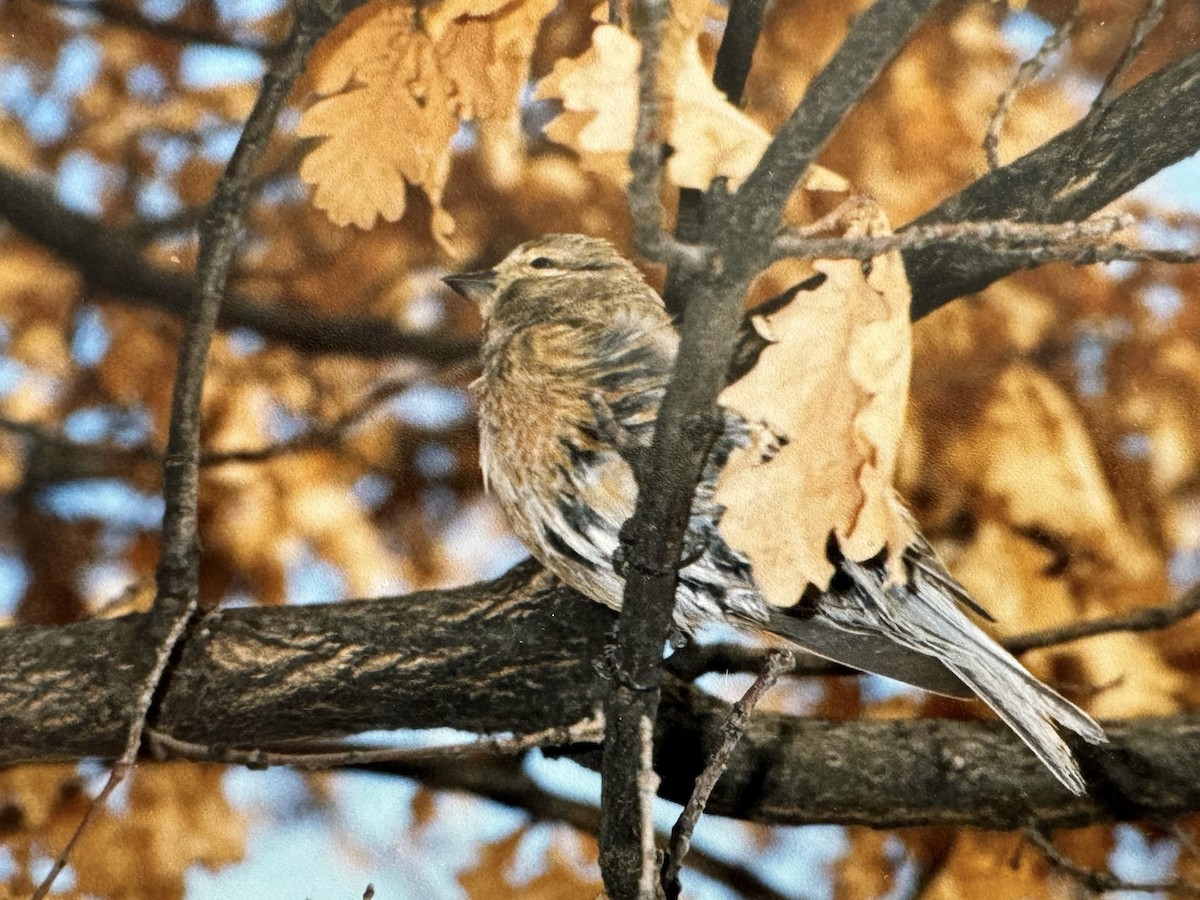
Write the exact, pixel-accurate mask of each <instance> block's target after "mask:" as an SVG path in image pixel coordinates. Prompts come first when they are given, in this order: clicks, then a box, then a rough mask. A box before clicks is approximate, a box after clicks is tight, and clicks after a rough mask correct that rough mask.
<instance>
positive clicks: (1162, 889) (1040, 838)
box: [1022, 827, 1200, 897]
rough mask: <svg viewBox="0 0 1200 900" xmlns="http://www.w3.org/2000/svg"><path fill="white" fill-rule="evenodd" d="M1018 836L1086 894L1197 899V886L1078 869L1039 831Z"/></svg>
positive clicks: (1199, 891)
mask: <svg viewBox="0 0 1200 900" xmlns="http://www.w3.org/2000/svg"><path fill="white" fill-rule="evenodd" d="M1022 834H1023V835H1024V836H1025V839H1026V840H1027V841H1029V843H1031V844H1033V846H1035V847H1036V848H1037V849H1038V850H1040V851H1041V852H1042V855H1043V856H1045V857H1046V861H1047V862H1048V863H1050V865H1051V866H1053V867H1054V868H1055V869H1058V870H1059V871H1060V872H1062V873H1063V874H1065V875H1069V876H1070V877H1071V878H1073V879H1074V880H1075V881H1077V882H1078V883H1079V884H1080V885H1082V886H1083V887H1085V888H1087V889H1088V890H1089V891H1094V892H1096V893H1098V894H1099V893H1104V892H1105V891H1137V892H1139V893H1142V892H1145V893H1166V894H1169V895H1173V896H1186V897H1200V884H1195V883H1193V882H1190V881H1186V880H1185V879H1182V878H1173V879H1171V880H1170V881H1164V882H1160V883H1147V882H1137V881H1126V880H1125V879H1124V878H1119V877H1118V876H1116V875H1114V874H1113V873H1112V872H1103V871H1099V870H1097V869H1089V868H1087V867H1086V866H1081V865H1080V864H1079V863H1077V862H1075V860H1073V859H1071V858H1070V857H1068V856H1066V855H1065V854H1064V853H1063V852H1062V851H1061V850H1059V849H1058V848H1057V847H1055V846H1054V842H1053V841H1052V840H1051V839H1050V837H1049V835H1047V834H1046V832H1045V831H1043V830H1042V829H1040V828H1035V827H1028V828H1025V829H1023V830H1022Z"/></svg>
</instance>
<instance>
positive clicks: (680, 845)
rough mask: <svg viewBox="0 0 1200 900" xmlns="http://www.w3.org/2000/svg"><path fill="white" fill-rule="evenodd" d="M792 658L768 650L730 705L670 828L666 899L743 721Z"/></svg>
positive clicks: (674, 894) (674, 892) (675, 893)
mask: <svg viewBox="0 0 1200 900" xmlns="http://www.w3.org/2000/svg"><path fill="white" fill-rule="evenodd" d="M795 662H796V660H795V657H794V656H793V655H792V653H791V651H789V650H773V651H771V654H770V655H769V656H768V657H767V664H766V667H765V668H764V669H763V670H762V672H761V673H760V674H759V676H758V677H757V678H756V679H755V680H754V684H752V685H750V688H749V689H748V690H747V691H746V693H745V694H744V695H743V696H742V699H741V700H739V701H738V702H737V703H735V704H734V705H733V709H732V710H731V711H730V713H729V720H728V721H727V722H726V723H725V728H724V729H723V733H722V740H721V744H720V746H719V747H717V750H716V752H715V753H713V755H712V758H710V759H709V761H708V763H707V765H705V767H704V771H703V772H701V773H700V777H699V778H697V779H696V786H695V787H694V788H693V789H692V796H691V797H690V798H688V802H687V804H686V805H685V806H684V807H683V812H681V813H680V814H679V818H678V819H677V820H676V822H675V827H674V828H672V829H671V842H670V844H669V845H668V847H667V856H666V862H665V865H664V866H663V872H662V885H663V893H665V894H666V896H667V900H677V898H678V897H679V894H680V892H681V891H682V890H683V888H682V885H681V884H680V882H679V873H680V872H681V871H682V869H683V860H684V858H685V857H686V856H687V854H688V851H689V850H690V849H691V846H692V833H693V832H694V831H695V830H696V825H697V824H698V823H699V822H700V816H702V815H703V814H704V807H705V806H706V805H707V804H708V798H709V797H710V796H711V795H712V792H713V788H715V787H716V786H717V781H718V779H720V777H721V775H723V774H724V772H725V770H726V769H727V768H728V767H729V760H730V757H732V756H733V751H734V749H735V748H736V747H737V745H738V742H739V741H740V740H741V739H742V735H743V734H745V733H746V724H747V723H748V722H749V721H750V715H751V714H752V713H753V712H754V707H756V706H757V705H758V701H759V700H761V699H762V697H763V695H764V694H765V693H766V692H767V691H769V690H770V689H771V688H772V687H774V685H775V682H777V681H778V680H779V676H780V675H783V674H784V673H786V672H789V671H791V669H792V667H793V666H794V665H795Z"/></svg>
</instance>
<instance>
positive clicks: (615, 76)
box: [535, 25, 641, 183]
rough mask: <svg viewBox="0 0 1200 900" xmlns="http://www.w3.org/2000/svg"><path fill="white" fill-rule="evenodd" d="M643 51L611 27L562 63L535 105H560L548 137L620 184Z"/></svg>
mask: <svg viewBox="0 0 1200 900" xmlns="http://www.w3.org/2000/svg"><path fill="white" fill-rule="evenodd" d="M640 58H641V48H640V47H639V46H638V43H637V41H636V40H635V39H634V38H633V37H632V36H631V35H629V34H626V33H625V32H624V31H622V30H621V29H619V28H617V27H616V26H613V25H600V26H598V27H597V28H596V30H595V31H593V32H592V46H591V47H590V48H588V50H587V51H586V52H585V53H584V54H583V55H582V56H580V57H578V58H576V59H561V60H559V61H558V62H557V63H555V65H554V69H553V70H552V71H551V72H550V74H549V75H547V76H546V77H545V78H543V79H542V81H541V82H540V83H539V84H538V88H537V92H536V94H535V96H536V97H537V98H538V99H539V100H547V99H559V100H561V101H562V104H563V112H562V113H561V114H560V115H558V116H556V117H555V119H554V120H553V121H552V122H550V124H549V125H547V126H546V136H547V137H548V138H550V140H552V141H556V142H558V143H560V144H563V145H565V146H568V147H571V148H572V149H573V150H575V151H577V152H578V153H579V154H580V155H581V156H582V158H583V161H584V164H585V165H586V166H587V168H589V169H591V170H592V171H595V172H599V173H601V174H604V175H607V176H609V177H610V178H612V179H613V180H614V181H617V182H620V183H624V182H625V181H627V180H628V178H629V169H628V165H627V160H626V158H627V157H628V155H629V151H630V149H632V147H633V138H634V133H635V131H636V130H637V67H638V60H639V59H640Z"/></svg>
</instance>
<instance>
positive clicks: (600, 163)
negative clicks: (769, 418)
mask: <svg viewBox="0 0 1200 900" xmlns="http://www.w3.org/2000/svg"><path fill="white" fill-rule="evenodd" d="M708 6H709V4H708V3H707V0H702V2H700V3H697V2H691V3H688V4H678V5H676V6H675V7H674V8H673V9H672V15H671V17H670V18H669V20H668V22H667V25H666V27H665V29H664V33H663V44H662V50H661V53H660V62H659V83H660V89H661V100H660V102H661V103H662V118H663V121H664V123H665V128H666V139H667V141H668V143H670V145H671V147H672V148H673V150H674V153H673V154H672V156H671V158H670V159H669V160H668V161H667V170H666V174H667V177H668V178H669V179H670V180H671V181H672V182H673V183H674V184H676V185H678V186H679V187H691V188H698V189H703V188H706V187H707V186H708V184H709V182H711V181H712V179H713V178H716V177H718V176H724V177H726V178H728V179H729V180H730V182H731V183H732V184H733V185H734V186H736V185H737V184H738V183H739V182H740V181H741V180H742V179H743V178H745V177H746V175H748V174H749V173H750V171H751V170H752V169H753V168H754V165H755V164H756V163H757V162H758V160H759V158H760V157H761V156H762V152H763V150H764V149H765V148H766V146H767V143H768V142H769V140H770V136H769V135H768V134H767V132H766V131H765V130H764V129H763V128H762V127H761V126H760V125H758V124H757V123H755V122H754V121H753V120H751V119H750V118H749V117H747V116H746V115H745V114H744V113H743V112H741V111H740V110H738V109H736V108H735V107H734V106H733V105H732V104H730V103H729V101H728V100H727V99H726V97H725V95H724V94H722V93H721V91H719V90H718V89H717V88H716V87H715V86H714V85H713V83H712V76H711V74H710V73H709V67H708V66H707V65H706V64H705V62H704V59H703V57H702V54H701V49H700V43H699V42H700V37H701V34H702V33H703V28H704V24H705V16H706V15H707V13H708ZM640 56H641V48H640V47H639V45H638V42H637V40H636V39H635V38H633V37H632V36H631V35H630V34H628V33H627V32H625V31H622V30H621V29H620V28H617V27H616V26H613V25H599V26H597V27H596V28H595V30H594V31H593V32H592V43H591V46H590V47H589V48H588V50H587V51H585V52H584V53H583V54H582V55H581V56H579V57H576V58H574V59H560V60H559V61H558V62H557V63H556V64H555V66H554V69H553V70H552V71H551V73H550V74H549V75H548V76H547V77H546V78H544V79H543V80H542V82H541V83H540V84H539V85H538V90H537V96H538V97H539V98H541V99H557V100H561V101H562V104H563V112H562V113H561V114H560V115H559V116H557V117H556V118H555V119H554V120H553V121H552V122H551V123H550V124H549V125H548V126H547V128H546V135H547V136H548V137H549V138H550V139H551V140H553V141H556V142H558V143H560V144H563V145H565V146H568V147H570V148H571V149H573V150H575V151H576V152H578V153H579V154H580V155H581V157H582V158H583V162H584V165H585V166H586V167H587V168H589V169H591V170H592V171H595V172H598V173H600V174H603V175H605V176H607V177H609V178H612V179H613V180H614V181H617V182H618V183H621V184H623V183H625V182H626V181H627V180H628V178H629V170H628V164H627V157H628V155H629V151H630V150H631V149H632V148H633V141H634V133H635V131H636V125H637V108H638V100H637V97H638V78H637V67H638V61H639V59H640Z"/></svg>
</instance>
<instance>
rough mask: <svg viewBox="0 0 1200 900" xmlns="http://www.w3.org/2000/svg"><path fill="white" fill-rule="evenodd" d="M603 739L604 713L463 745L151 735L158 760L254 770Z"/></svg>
mask: <svg viewBox="0 0 1200 900" xmlns="http://www.w3.org/2000/svg"><path fill="white" fill-rule="evenodd" d="M602 740H604V717H603V716H601V715H598V714H597V715H593V716H590V717H588V718H586V719H582V720H580V721H579V722H575V723H574V724H572V725H568V726H566V727H565V728H564V727H555V728H546V729H544V730H542V731H537V732H533V733H532V734H522V735H515V736H513V737H500V736H493V737H484V738H480V739H479V740H475V741H467V742H465V743H461V744H444V745H442V746H440V747H350V746H345V747H338V748H334V749H322V750H313V751H276V750H258V749H254V750H239V749H236V748H232V747H211V746H208V745H205V744H197V743H193V742H191V741H184V740H180V739H179V738H175V737H172V736H171V735H169V734H165V733H163V732H161V731H156V730H153V729H151V730H150V731H149V732H148V733H147V741H148V743H149V745H150V752H151V755H153V756H154V758H155V759H169V758H172V757H178V758H182V759H191V760H198V761H202V762H221V763H234V764H237V765H243V766H247V767H249V768H252V769H264V768H268V767H270V766H289V767H291V768H293V769H335V768H345V767H347V766H369V765H377V764H380V763H418V762H437V761H443V762H444V761H447V760H454V759H459V760H461V759H467V758H471V757H482V756H516V755H518V754H521V753H524V752H525V751H526V750H532V749H534V748H535V747H565V746H568V745H571V744H598V743H600V742H601V741H602Z"/></svg>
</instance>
